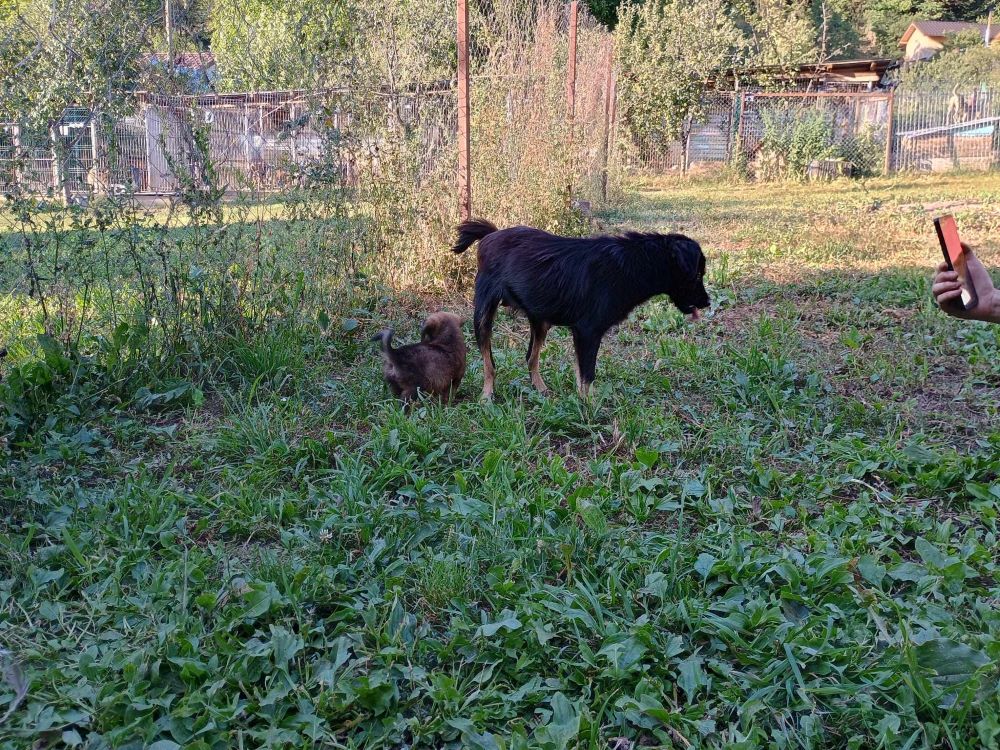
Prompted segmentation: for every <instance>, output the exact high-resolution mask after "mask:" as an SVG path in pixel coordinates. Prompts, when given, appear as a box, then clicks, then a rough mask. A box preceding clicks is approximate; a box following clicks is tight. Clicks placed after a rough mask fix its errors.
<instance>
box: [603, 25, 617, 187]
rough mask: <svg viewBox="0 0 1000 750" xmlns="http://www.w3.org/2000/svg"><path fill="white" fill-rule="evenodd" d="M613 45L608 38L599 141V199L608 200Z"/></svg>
mask: <svg viewBox="0 0 1000 750" xmlns="http://www.w3.org/2000/svg"><path fill="white" fill-rule="evenodd" d="M614 76H615V74H614V45H613V44H612V43H611V40H610V39H609V40H608V53H607V70H606V71H605V76H604V138H603V139H602V143H601V150H602V152H603V153H602V154H601V161H602V167H603V169H602V170H601V200H602V201H603V202H605V203H606V202H607V200H608V162H609V161H610V160H611V98H612V93H611V88H612V86H613V85H614Z"/></svg>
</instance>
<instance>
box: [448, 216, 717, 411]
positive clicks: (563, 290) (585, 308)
mask: <svg viewBox="0 0 1000 750" xmlns="http://www.w3.org/2000/svg"><path fill="white" fill-rule="evenodd" d="M477 240H481V242H480V243H479V255H478V262H479V264H478V267H479V270H478V272H477V273H476V300H475V319H474V325H475V331H476V343H478V344H479V351H480V352H481V353H482V355H483V397H484V398H491V397H492V396H493V378H494V375H495V369H494V367H493V353H492V348H491V337H492V335H493V319H494V317H495V316H496V311H497V306H498V305H500V304H504V305H508V306H510V307H512V308H515V309H517V310H521V311H522V312H524V314H525V315H527V317H528V322H529V323H530V325H531V340H530V342H529V344H528V355H527V359H528V369H529V371H530V373H531V382H532V384H533V385H534V386H535V387H536V388H537V389H538V390H539V391H542V392H544V391H545V383H544V382H543V381H542V376H541V375H540V374H539V372H538V354H539V352H540V351H541V349H542V345H543V344H544V343H545V336H546V334H547V333H548V331H549V328H551V327H552V326H567V327H568V328H569V329H570V330H571V331H572V332H573V346H574V348H575V349H576V384H577V390H578V391H579V393H580V396H581V397H586V396H587V394H588V393H589V391H590V384H591V383H593V382H594V368H595V367H596V365H597V350H598V348H599V347H600V345H601V339H602V338H603V337H604V334H605V333H607V331H608V329H609V328H611V327H612V326H613V325H615V324H617V323H620V322H621V321H623V320H624V319H625V318H626V317H627V316H628V314H629V313H630V312H631V311H632V310H633V309H634V308H635V307H637V306H638V305H640V304H642V303H643V302H645V301H646V300H648V299H649V298H650V297H653V296H655V295H657V294H666V295H668V296H669V297H670V299H671V301H672V302H673V303H674V304H675V305H676V306H677V307H678V309H679V310H680V311H681V312H683V313H685V314H691V315H692V316H693V317H695V318H696V317H698V309H699V308H705V307H708V306H709V305H710V304H711V301H710V300H709V298H708V292H706V291H705V283H704V276H705V256H704V254H703V253H702V252H701V247H699V246H698V243H697V242H695V241H694V240H692V239H689V238H688V237H685V236H684V235H681V234H654V233H649V234H640V233H637V232H629V233H628V234H626V235H624V236H622V237H592V238H587V239H575V238H569V237H557V236H556V235H553V234H549V233H548V232H543V231H541V230H539V229H532V228H530V227H511V228H510V229H503V230H498V229H497V228H496V227H495V226H493V225H492V224H491V223H490V222H488V221H483V220H481V219H480V220H477V221H466V222H463V223H462V224H460V225H459V226H458V241H457V242H456V243H455V246H454V247H453V248H452V252H455V253H462V252H465V251H466V250H467V249H468V248H469V247H470V246H471V245H472V244H473V243H474V242H476V241H477Z"/></svg>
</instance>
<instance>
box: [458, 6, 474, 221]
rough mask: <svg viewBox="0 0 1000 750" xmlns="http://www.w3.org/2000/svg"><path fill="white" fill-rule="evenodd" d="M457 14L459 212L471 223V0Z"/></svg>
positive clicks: (459, 8) (463, 219)
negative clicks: (469, 3)
mask: <svg viewBox="0 0 1000 750" xmlns="http://www.w3.org/2000/svg"><path fill="white" fill-rule="evenodd" d="M456 14H457V17H458V19H457V20H458V213H459V217H460V218H461V220H462V221H468V220H469V219H471V218H472V167H471V159H470V156H471V154H470V151H471V138H470V119H471V118H470V114H471V112H470V110H471V107H470V104H469V5H468V0H457V8H456Z"/></svg>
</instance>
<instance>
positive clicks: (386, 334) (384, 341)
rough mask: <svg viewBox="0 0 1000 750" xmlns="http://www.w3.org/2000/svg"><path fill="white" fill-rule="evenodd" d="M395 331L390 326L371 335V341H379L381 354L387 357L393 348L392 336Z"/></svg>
mask: <svg viewBox="0 0 1000 750" xmlns="http://www.w3.org/2000/svg"><path fill="white" fill-rule="evenodd" d="M394 333H395V331H394V330H392V329H391V328H385V329H383V330H381V331H379V332H378V333H376V334H375V335H374V336H372V341H377V342H379V348H380V349H381V350H382V354H384V355H385V356H387V357H389V356H391V355H392V353H393V352H394V351H396V350H395V349H393V348H392V336H393V334H394Z"/></svg>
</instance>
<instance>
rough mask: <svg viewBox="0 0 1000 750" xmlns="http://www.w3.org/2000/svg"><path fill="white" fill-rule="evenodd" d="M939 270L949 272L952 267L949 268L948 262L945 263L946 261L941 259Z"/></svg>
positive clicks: (939, 271)
mask: <svg viewBox="0 0 1000 750" xmlns="http://www.w3.org/2000/svg"><path fill="white" fill-rule="evenodd" d="M937 270H938V273H948V272H949V271H951V269H950V268H948V264H947V263H945V262H944V261H941V262H940V263H938V267H937Z"/></svg>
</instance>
